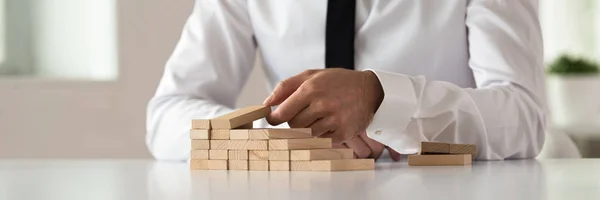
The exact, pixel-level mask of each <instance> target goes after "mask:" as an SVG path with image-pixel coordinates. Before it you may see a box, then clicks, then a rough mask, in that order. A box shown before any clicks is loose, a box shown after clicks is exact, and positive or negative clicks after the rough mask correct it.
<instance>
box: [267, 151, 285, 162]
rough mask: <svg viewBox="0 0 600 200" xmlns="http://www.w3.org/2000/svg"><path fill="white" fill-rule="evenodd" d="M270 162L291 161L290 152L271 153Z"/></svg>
mask: <svg viewBox="0 0 600 200" xmlns="http://www.w3.org/2000/svg"><path fill="white" fill-rule="evenodd" d="M269 160H290V151H289V150H275V151H269Z"/></svg>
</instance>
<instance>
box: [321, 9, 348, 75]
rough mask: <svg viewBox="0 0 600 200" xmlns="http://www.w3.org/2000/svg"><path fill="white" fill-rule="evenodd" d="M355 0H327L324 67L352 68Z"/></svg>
mask: <svg viewBox="0 0 600 200" xmlns="http://www.w3.org/2000/svg"><path fill="white" fill-rule="evenodd" d="M355 13H356V1H355V0H329V1H328V3H327V25H326V33H325V67H326V68H335V67H340V68H345V69H350V70H354V18H355Z"/></svg>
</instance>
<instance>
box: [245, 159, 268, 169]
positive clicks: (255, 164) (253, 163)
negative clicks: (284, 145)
mask: <svg viewBox="0 0 600 200" xmlns="http://www.w3.org/2000/svg"><path fill="white" fill-rule="evenodd" d="M248 170H250V171H269V161H266V160H250V161H248Z"/></svg>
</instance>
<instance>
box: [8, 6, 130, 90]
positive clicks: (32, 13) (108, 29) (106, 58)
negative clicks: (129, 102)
mask: <svg viewBox="0 0 600 200" xmlns="http://www.w3.org/2000/svg"><path fill="white" fill-rule="evenodd" d="M115 12H116V9H115V0H101V1H99V0H0V16H1V17H0V31H1V33H0V36H1V37H0V61H1V62H0V63H1V64H0V74H2V75H3V76H27V77H49V78H61V79H91V80H112V79H115V78H116V77H117V72H118V68H117V52H116V51H117V48H116V46H117V45H116V31H115V29H116V27H115V25H116V13H115Z"/></svg>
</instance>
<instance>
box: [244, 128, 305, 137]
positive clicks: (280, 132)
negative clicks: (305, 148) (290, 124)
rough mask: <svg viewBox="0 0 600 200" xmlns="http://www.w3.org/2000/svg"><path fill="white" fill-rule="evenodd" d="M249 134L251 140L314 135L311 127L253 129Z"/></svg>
mask: <svg viewBox="0 0 600 200" xmlns="http://www.w3.org/2000/svg"><path fill="white" fill-rule="evenodd" d="M248 134H249V136H248V138H249V139H251V140H267V139H297V138H312V137H313V136H312V131H311V129H310V128H289V129H251V130H249V132H248Z"/></svg>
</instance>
